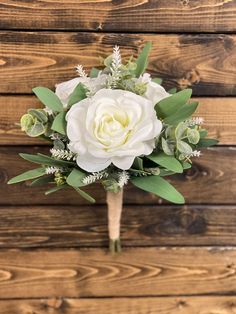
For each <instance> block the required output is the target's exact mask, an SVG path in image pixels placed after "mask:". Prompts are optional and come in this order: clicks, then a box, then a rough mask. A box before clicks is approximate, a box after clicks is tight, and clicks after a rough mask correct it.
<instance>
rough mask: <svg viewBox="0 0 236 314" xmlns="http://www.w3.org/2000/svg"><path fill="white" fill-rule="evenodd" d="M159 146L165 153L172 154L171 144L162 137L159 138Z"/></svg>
mask: <svg viewBox="0 0 236 314" xmlns="http://www.w3.org/2000/svg"><path fill="white" fill-rule="evenodd" d="M161 146H162V149H163V151H164V153H165V154H166V155H170V156H172V155H174V147H173V145H169V144H168V142H167V141H166V140H165V139H164V137H162V138H161Z"/></svg>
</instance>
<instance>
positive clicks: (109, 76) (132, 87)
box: [8, 42, 217, 251]
mask: <svg viewBox="0 0 236 314" xmlns="http://www.w3.org/2000/svg"><path fill="white" fill-rule="evenodd" d="M150 48H151V43H150V42H148V43H146V45H145V47H144V48H143V50H142V51H141V53H140V54H139V56H138V58H137V59H134V58H133V57H131V58H130V59H129V60H126V61H125V62H122V59H121V55H120V51H119V47H117V46H115V47H114V49H113V54H112V55H110V56H108V57H107V58H106V59H105V60H103V69H102V70H100V69H96V68H93V69H92V70H91V72H90V74H89V75H88V74H87V73H86V72H85V71H84V69H83V67H82V65H79V66H77V73H78V75H79V77H76V78H74V79H72V80H70V81H67V82H64V83H60V84H58V85H56V90H55V93H54V92H53V91H51V90H49V89H48V88H45V87H36V88H34V89H33V92H34V93H35V95H36V96H37V97H38V98H39V100H40V101H41V102H42V104H43V105H44V108H43V109H29V110H28V112H27V113H26V114H24V115H23V116H22V118H21V121H20V122H21V128H22V130H23V131H25V132H26V134H27V135H29V136H31V137H40V138H42V139H46V140H48V141H50V143H51V145H52V148H51V149H50V154H49V155H43V154H36V155H32V154H20V156H21V157H22V158H24V159H26V160H28V161H30V162H33V163H36V164H39V165H40V166H39V167H38V168H36V169H34V170H29V171H27V172H25V173H23V174H20V175H18V176H17V177H15V178H13V179H11V180H10V181H9V182H8V183H9V184H11V183H18V182H21V181H25V180H32V183H31V185H32V186H36V185H42V184H50V185H52V188H51V189H50V190H48V191H47V192H46V194H50V193H53V192H56V191H59V190H62V189H65V188H68V187H70V188H73V189H74V190H75V191H77V192H78V193H79V194H80V195H81V196H82V197H84V198H85V199H87V200H88V201H90V202H95V200H94V199H93V198H92V196H90V195H89V194H87V193H86V192H85V191H84V190H83V187H85V186H87V185H89V184H92V183H94V182H100V183H101V184H102V186H103V187H104V189H105V190H106V191H107V204H108V224H109V237H110V249H111V250H112V251H119V250H120V218H121V211H122V200H123V187H124V186H125V185H126V184H127V183H128V182H129V181H130V182H131V183H132V184H133V185H135V186H136V187H138V188H140V189H142V190H145V191H147V192H151V193H154V194H156V195H158V196H160V197H162V198H164V199H166V200H168V201H170V202H173V203H176V204H183V203H184V197H183V196H182V195H181V194H180V193H179V192H178V191H177V190H176V189H175V188H174V187H173V186H172V185H171V184H170V183H169V182H168V181H167V180H166V179H165V177H166V176H170V175H173V174H175V173H182V172H183V171H184V170H185V169H188V168H190V167H191V165H192V161H191V158H192V157H194V156H197V157H199V156H200V154H201V153H200V151H199V150H198V149H199V148H200V147H204V146H211V145H214V144H216V143H217V141H216V140H213V139H206V138H205V137H206V136H207V131H206V130H205V129H204V128H203V127H202V123H203V119H202V118H200V117H192V115H193V113H194V112H195V110H196V109H197V106H198V103H197V102H195V101H194V102H190V97H191V93H192V91H191V89H185V90H182V91H179V92H176V91H175V90H173V89H172V90H170V91H169V92H167V91H166V90H165V89H164V88H163V87H162V86H161V85H160V84H161V80H160V79H159V78H152V77H151V76H150V74H149V73H146V72H145V70H146V67H147V64H148V53H149V50H150Z"/></svg>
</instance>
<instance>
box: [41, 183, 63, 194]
mask: <svg viewBox="0 0 236 314" xmlns="http://www.w3.org/2000/svg"><path fill="white" fill-rule="evenodd" d="M66 187H68V185H67V184H63V185H58V186H55V187H54V188H52V189H50V190H48V191H46V192H45V193H44V194H45V195H49V194H52V193H54V192H57V191H60V190H62V189H65V188H66Z"/></svg>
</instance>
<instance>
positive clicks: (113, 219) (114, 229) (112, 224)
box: [107, 189, 123, 253]
mask: <svg viewBox="0 0 236 314" xmlns="http://www.w3.org/2000/svg"><path fill="white" fill-rule="evenodd" d="M107 207H108V231H109V239H110V242H109V248H110V251H111V252H112V253H115V252H121V243H120V219H121V213H122V207H123V189H122V190H120V191H119V192H117V193H115V192H110V191H107Z"/></svg>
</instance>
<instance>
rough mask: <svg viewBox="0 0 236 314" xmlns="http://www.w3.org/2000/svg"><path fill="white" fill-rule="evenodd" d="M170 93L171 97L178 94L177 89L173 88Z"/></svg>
mask: <svg viewBox="0 0 236 314" xmlns="http://www.w3.org/2000/svg"><path fill="white" fill-rule="evenodd" d="M168 93H169V94H171V95H173V94H176V93H177V88H176V87H173V88H171V89H169V90H168Z"/></svg>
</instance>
